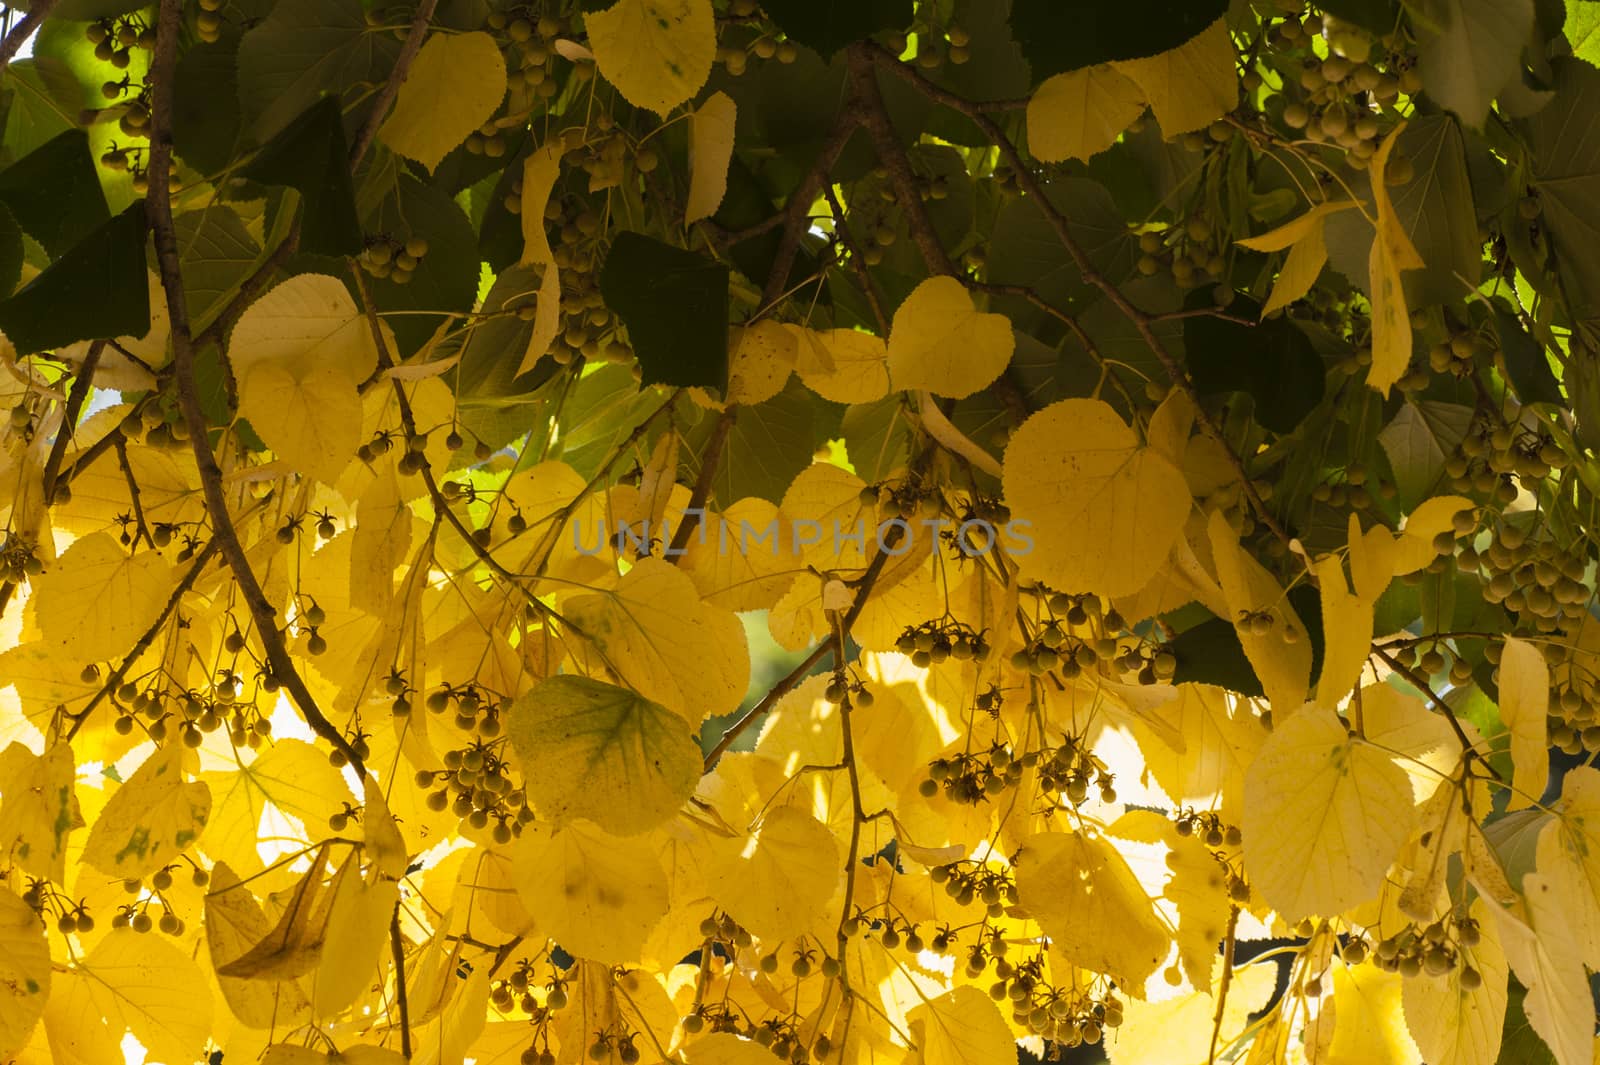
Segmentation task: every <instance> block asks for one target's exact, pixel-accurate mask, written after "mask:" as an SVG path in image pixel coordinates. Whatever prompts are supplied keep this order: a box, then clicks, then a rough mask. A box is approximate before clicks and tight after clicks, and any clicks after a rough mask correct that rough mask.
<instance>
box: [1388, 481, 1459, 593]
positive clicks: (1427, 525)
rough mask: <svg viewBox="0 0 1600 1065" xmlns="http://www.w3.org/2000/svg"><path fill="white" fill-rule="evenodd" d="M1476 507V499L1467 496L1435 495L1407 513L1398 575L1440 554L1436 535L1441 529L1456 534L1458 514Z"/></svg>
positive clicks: (1398, 550) (1397, 556) (1397, 560)
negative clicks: (1434, 543)
mask: <svg viewBox="0 0 1600 1065" xmlns="http://www.w3.org/2000/svg"><path fill="white" fill-rule="evenodd" d="M1473 509H1474V504H1473V502H1472V500H1470V499H1467V498H1465V497H1464V496H1435V497H1434V498H1432V499H1428V500H1424V501H1423V502H1422V503H1421V504H1419V505H1418V507H1417V509H1416V510H1413V511H1412V512H1411V513H1410V514H1409V515H1407V516H1406V523H1405V526H1404V527H1403V528H1402V529H1401V530H1400V536H1399V537H1398V538H1397V539H1396V542H1395V560H1394V572H1395V573H1396V574H1397V575H1404V574H1407V573H1415V572H1416V571H1417V570H1419V569H1421V568H1422V567H1424V566H1426V565H1428V564H1429V563H1430V562H1432V561H1433V560H1434V559H1436V558H1438V557H1439V552H1438V551H1437V550H1436V549H1435V548H1434V546H1433V540H1434V537H1436V536H1438V535H1439V534H1440V533H1450V534H1451V536H1452V537H1454V535H1455V517H1456V515H1457V514H1459V513H1460V512H1461V511H1463V510H1466V511H1471V510H1473Z"/></svg>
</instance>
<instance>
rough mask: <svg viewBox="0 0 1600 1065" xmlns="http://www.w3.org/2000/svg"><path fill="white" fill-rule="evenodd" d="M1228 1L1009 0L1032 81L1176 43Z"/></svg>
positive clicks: (1195, 31)
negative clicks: (1030, 68)
mask: <svg viewBox="0 0 1600 1065" xmlns="http://www.w3.org/2000/svg"><path fill="white" fill-rule="evenodd" d="M1227 10H1228V2H1227V0H1077V2H1074V3H1062V2H1061V0H1013V2H1012V5H1011V29H1012V32H1013V35H1014V36H1015V37H1016V39H1017V40H1018V41H1020V42H1021V43H1022V53H1023V55H1025V56H1026V57H1027V59H1028V62H1029V63H1030V64H1031V65H1032V67H1033V82H1034V84H1035V85H1037V84H1038V83H1039V82H1041V81H1044V80H1045V79H1046V78H1048V77H1050V76H1052V75H1054V74H1060V73H1062V72H1063V71H1068V70H1077V69H1078V68H1079V67H1088V66H1093V65H1094V64H1096V63H1108V62H1111V61H1112V60H1114V59H1141V58H1143V57H1145V56H1152V55H1158V54H1160V53H1161V52H1166V51H1169V50H1171V49H1173V48H1176V47H1178V46H1179V45H1181V44H1183V43H1184V42H1185V41H1187V40H1189V39H1190V38H1191V37H1194V36H1196V35H1197V34H1198V33H1199V32H1200V31H1201V30H1203V29H1205V28H1206V27H1207V26H1209V25H1211V24H1212V23H1213V22H1215V21H1217V19H1219V18H1221V17H1222V16H1223V15H1224V14H1226V13H1227Z"/></svg>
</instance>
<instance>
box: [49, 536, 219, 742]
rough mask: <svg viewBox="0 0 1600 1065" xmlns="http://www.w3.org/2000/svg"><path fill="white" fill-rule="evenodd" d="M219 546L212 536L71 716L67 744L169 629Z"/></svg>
mask: <svg viewBox="0 0 1600 1065" xmlns="http://www.w3.org/2000/svg"><path fill="white" fill-rule="evenodd" d="M218 546H219V545H218V543H217V541H216V538H215V537H213V538H212V539H211V541H210V542H209V543H207V544H206V546H205V547H203V548H201V549H200V551H199V553H198V554H196V555H195V556H194V559H193V561H191V562H190V564H189V568H188V570H187V571H185V573H184V575H183V576H182V577H180V578H179V579H178V584H177V587H175V588H173V590H172V594H171V595H170V596H168V597H167V602H166V605H164V606H163V607H162V608H161V613H160V614H159V615H157V616H156V619H155V621H153V622H151V624H150V627H149V628H148V629H145V630H144V632H143V633H142V634H140V636H139V639H138V640H137V641H135V643H134V645H133V648H132V649H131V650H130V651H129V652H128V653H127V655H126V656H124V657H123V659H122V664H121V665H120V666H118V667H117V668H116V669H114V670H112V671H111V674H110V676H108V677H106V682H105V683H104V684H103V685H101V686H100V690H99V691H97V692H95V694H94V696H93V697H92V698H90V700H89V703H88V705H86V706H85V707H84V708H83V709H82V710H79V711H78V712H77V713H76V714H74V715H72V727H71V728H69V729H68V730H67V734H66V737H65V739H66V741H67V742H68V743H71V742H72V739H73V737H74V736H76V735H77V734H78V731H79V730H80V729H82V728H83V726H84V723H85V722H86V721H88V720H89V715H90V714H92V713H94V709H95V707H97V706H99V705H100V704H101V703H102V702H104V701H105V700H106V698H107V697H108V696H110V695H111V693H112V692H114V691H116V690H117V689H118V688H119V687H121V686H122V681H123V679H124V678H125V677H127V675H128V670H129V669H131V668H132V667H133V664H134V663H135V662H137V661H139V659H140V658H142V657H143V656H144V653H145V652H146V651H148V650H150V645H151V644H153V643H154V642H155V639H156V637H157V636H158V635H160V633H161V630H162V629H164V628H166V625H167V619H168V618H170V617H172V613H173V611H175V610H177V609H178V604H179V603H180V602H182V600H183V597H184V596H185V595H186V594H187V593H188V591H189V589H190V588H193V587H194V582H195V581H197V580H199V579H200V574H201V572H202V571H203V570H204V569H205V568H206V565H207V563H209V562H210V561H211V558H212V556H213V555H215V554H216V553H217V548H218Z"/></svg>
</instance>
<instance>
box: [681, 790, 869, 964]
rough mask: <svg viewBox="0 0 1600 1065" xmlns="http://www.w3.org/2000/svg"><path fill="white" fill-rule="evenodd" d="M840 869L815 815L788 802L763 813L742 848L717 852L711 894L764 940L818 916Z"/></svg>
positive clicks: (796, 930)
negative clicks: (752, 833)
mask: <svg viewBox="0 0 1600 1065" xmlns="http://www.w3.org/2000/svg"><path fill="white" fill-rule="evenodd" d="M841 873H842V865H841V862H840V858H839V845H838V843H837V841H835V840H834V838H833V834H832V833H831V832H829V831H828V829H827V827H826V826H825V825H823V824H822V823H821V822H820V821H818V820H817V819H816V818H814V817H812V816H810V815H809V814H807V813H805V812H803V811H801V810H799V809H797V808H795V807H792V806H780V807H778V808H776V809H774V810H771V811H770V812H768V814H767V816H766V818H765V819H764V820H763V821H762V822H761V827H760V828H759V829H758V830H757V831H756V833H755V835H754V836H753V837H752V838H751V839H749V840H748V841H747V842H746V843H745V845H744V847H743V849H742V851H741V850H737V849H734V850H730V851H729V852H728V853H725V854H719V855H718V856H717V858H716V860H715V861H713V863H712V867H711V869H709V870H708V879H709V881H710V885H711V895H712V897H713V898H714V899H716V900H717V903H718V905H720V906H721V907H722V908H723V909H725V910H727V911H728V912H729V913H730V914H732V915H733V916H734V919H735V920H737V921H738V922H739V923H740V924H742V925H744V926H745V927H746V928H748V929H749V930H750V931H751V932H752V933H754V934H755V935H757V936H760V937H761V938H763V939H769V938H770V939H772V940H779V939H789V938H792V937H794V936H797V935H800V934H802V933H804V932H808V931H810V930H811V927H812V924H813V922H815V921H817V920H818V919H819V918H821V917H823V915H824V913H825V912H826V908H827V904H828V901H829V900H830V899H832V898H833V893H834V890H835V888H836V887H837V886H838V883H839V879H840V876H841Z"/></svg>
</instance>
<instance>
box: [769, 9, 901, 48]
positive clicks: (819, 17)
mask: <svg viewBox="0 0 1600 1065" xmlns="http://www.w3.org/2000/svg"><path fill="white" fill-rule="evenodd" d="M761 9H762V10H763V11H765V12H766V13H767V17H768V18H770V19H772V21H773V22H776V23H777V24H778V27H779V28H780V29H782V30H783V32H784V33H786V34H788V35H789V36H790V37H791V38H793V39H794V40H796V41H798V42H799V43H801V44H803V45H805V46H806V47H808V48H812V49H815V50H816V51H817V52H819V53H820V54H821V55H822V57H823V58H824V59H827V58H829V57H830V56H832V55H833V53H835V52H837V51H838V50H839V49H841V48H843V47H844V46H845V45H847V44H849V43H850V42H852V41H859V40H861V39H862V38H864V37H871V36H872V35H873V34H875V33H878V32H880V31H883V30H903V29H905V28H906V27H907V26H909V25H911V0H765V2H764V3H763V4H762V5H761Z"/></svg>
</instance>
